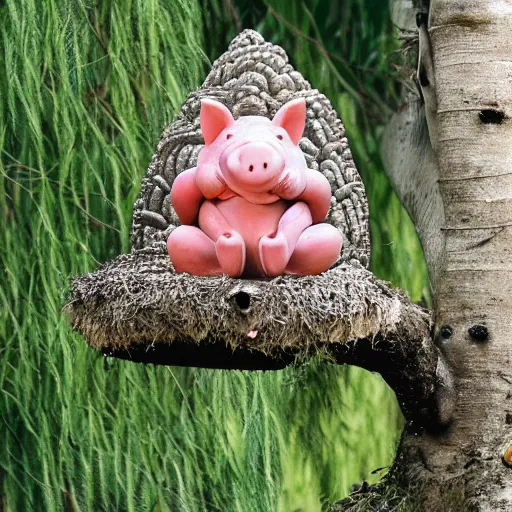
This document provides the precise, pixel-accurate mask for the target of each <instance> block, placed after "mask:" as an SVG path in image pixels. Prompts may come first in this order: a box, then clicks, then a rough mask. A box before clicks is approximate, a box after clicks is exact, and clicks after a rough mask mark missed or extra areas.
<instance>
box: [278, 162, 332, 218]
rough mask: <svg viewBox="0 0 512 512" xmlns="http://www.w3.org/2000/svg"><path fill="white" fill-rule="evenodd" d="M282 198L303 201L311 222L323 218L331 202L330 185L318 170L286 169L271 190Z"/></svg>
mask: <svg viewBox="0 0 512 512" xmlns="http://www.w3.org/2000/svg"><path fill="white" fill-rule="evenodd" d="M271 192H272V193H274V194H277V195H278V196H279V197H281V198H283V199H287V200H290V201H292V200H293V201H304V202H305V203H306V204H307V205H308V206H309V209H310V210H311V216H312V218H313V223H317V222H322V221H323V220H325V216H326V215H327V211H328V210H329V206H330V204H331V186H330V185H329V182H328V181H327V178H326V177H325V176H324V175H323V174H322V173H321V172H318V171H314V170H312V169H308V170H307V171H305V172H304V171H303V170H297V169H287V170H286V171H285V173H284V176H283V178H282V179H281V180H280V181H279V183H278V185H277V186H276V187H274V188H273V189H272V190H271Z"/></svg>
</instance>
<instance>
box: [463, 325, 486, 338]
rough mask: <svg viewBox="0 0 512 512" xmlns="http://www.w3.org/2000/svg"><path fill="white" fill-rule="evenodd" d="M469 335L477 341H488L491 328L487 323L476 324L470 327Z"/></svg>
mask: <svg viewBox="0 0 512 512" xmlns="http://www.w3.org/2000/svg"><path fill="white" fill-rule="evenodd" d="M468 333H469V335H470V336H471V337H472V338H473V339H474V340H475V341H486V340H487V338H488V337H489V329H487V327H486V326H485V325H481V324H476V325H473V326H472V327H470V328H469V329H468Z"/></svg>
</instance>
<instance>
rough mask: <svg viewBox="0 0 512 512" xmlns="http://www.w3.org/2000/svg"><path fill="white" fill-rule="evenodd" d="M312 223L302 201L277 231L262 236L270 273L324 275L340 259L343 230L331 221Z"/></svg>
mask: <svg viewBox="0 0 512 512" xmlns="http://www.w3.org/2000/svg"><path fill="white" fill-rule="evenodd" d="M312 223H313V220H312V217H311V211H310V209H309V206H308V205H307V204H306V203H304V202H302V201H301V202H298V203H295V204H294V205H293V206H291V207H290V208H289V209H288V210H286V212H285V213H284V214H283V216H282V217H281V219H280V221H279V225H278V228H277V231H276V233H275V234H273V235H270V236H264V237H262V238H261V239H260V243H259V253H260V259H261V264H262V266H263V269H264V271H265V274H266V275H267V276H269V277H274V276H278V275H282V274H284V273H287V274H296V275H315V274H320V273H321V272H325V271H326V270H328V269H329V267H330V266H331V265H332V264H333V263H334V262H335V261H336V260H337V258H338V257H339V254H340V251H341V246H342V242H343V240H342V237H341V234H340V232H339V231H338V230H337V229H336V228H335V227H334V226H331V225H330V224H317V225H314V226H312V225H311V224H312Z"/></svg>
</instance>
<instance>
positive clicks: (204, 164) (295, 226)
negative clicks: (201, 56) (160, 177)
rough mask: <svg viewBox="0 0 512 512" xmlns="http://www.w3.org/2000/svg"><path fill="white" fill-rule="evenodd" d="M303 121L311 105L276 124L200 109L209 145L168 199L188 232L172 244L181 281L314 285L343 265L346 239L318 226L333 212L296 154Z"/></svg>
mask: <svg viewBox="0 0 512 512" xmlns="http://www.w3.org/2000/svg"><path fill="white" fill-rule="evenodd" d="M305 120H306V104H305V101H304V99H297V100H293V101H290V102H289V103H286V104H285V105H284V106H283V107H282V108H281V109H280V110H279V111H278V112H277V114H276V115H275V117H274V119H273V120H272V121H270V120H269V119H267V118H266V117H262V116H246V117H241V118H239V119H238V120H237V121H235V120H234V119H233V117H232V115H231V113H230V112H229V110H228V109H227V108H226V107H225V106H224V105H222V104H221V103H219V102H217V101H214V100H203V101H202V102H201V114H200V121H201V129H202V132H203V137H204V139H205V143H206V145H205V147H204V148H203V149H202V150H201V152H200V153H199V158H198V162H197V167H194V168H192V169H188V170H186V171H184V172H182V173H181V174H179V175H178V176H177V177H176V179H175V180H174V184H173V187H172V191H171V201H172V204H173V206H174V209H175V211H176V213H177V215H178V217H179V219H180V222H181V224H182V225H181V226H179V227H177V228H176V229H175V230H174V231H173V232H172V233H171V234H170V236H169V238H168V240H167V248H168V251H169V255H170V257H171V261H172V263H173V265H174V268H175V270H176V271H177V272H188V273H190V274H194V275H204V276H214V275H220V274H227V275H228V276H231V277H240V276H243V277H274V276H278V275H281V274H285V273H287V274H297V275H314V274H320V273H321V272H324V271H326V270H327V269H328V268H329V267H330V266H331V265H332V264H333V263H334V262H335V261H336V260H337V258H338V257H339V254H340V251H341V246H342V237H341V234H340V233H339V231H338V230H337V229H336V228H334V227H333V226H331V225H330V224H326V223H322V224H317V223H320V222H322V221H323V220H325V216H326V215H327V211H328V209H329V205H330V202H331V188H330V186H329V182H328V181H327V179H326V178H325V176H324V175H323V174H322V173H320V172H318V171H314V170H311V169H308V168H307V165H306V161H305V159H304V155H303V154H302V152H301V150H300V149H299V147H298V142H299V139H300V137H301V136H302V133H303V131H304V125H305Z"/></svg>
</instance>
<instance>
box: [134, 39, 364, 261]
mask: <svg viewBox="0 0 512 512" xmlns="http://www.w3.org/2000/svg"><path fill="white" fill-rule="evenodd" d="M298 97H303V98H305V99H306V104H307V122H306V129H305V131H304V137H303V138H302V139H301V141H300V148H301V150H302V151H303V153H304V155H305V157H306V160H307V162H308V166H309V167H310V168H312V169H317V170H319V171H321V172H322V173H323V174H324V175H325V177H326V178H327V179H328V180H329V183H330V184H331V190H332V194H333V197H332V201H331V209H330V211H329V214H328V216H327V222H329V223H331V224H332V225H334V226H335V227H336V228H337V229H339V230H340V232H341V234H342V235H343V241H344V243H343V251H342V255H341V259H340V260H339V262H338V264H339V263H341V262H350V261H353V260H355V261H358V262H359V263H361V264H362V265H363V266H365V267H366V266H368V262H369V255H370V240H369V228H368V204H367V200H366V196H365V191H364V186H363V183H362V181H361V178H360V176H359V174H358V172H357V170H356V168H355V165H354V162H353V159H352V154H351V152H350V149H349V145H348V141H347V138H346V135H345V130H344V128H343V125H342V123H341V121H340V119H339V118H338V116H337V114H336V112H335V110H334V109H333V108H332V106H331V104H330V102H329V100H328V99H327V98H326V97H325V96H324V95H323V94H321V93H320V92H318V91H317V90H315V89H311V85H310V84H309V82H307V81H306V80H305V79H304V78H303V77H302V75H301V74H300V73H298V72H297V71H295V70H294V69H293V67H292V66H291V65H290V64H289V63H288V57H287V55H286V53H285V51H284V50H283V49H282V48H281V47H279V46H276V45H273V44H271V43H267V42H266V41H265V40H264V39H263V38H262V37H261V35H260V34H258V33H257V32H255V31H253V30H245V31H244V32H242V33H241V34H240V35H239V36H238V37H236V38H235V39H234V40H233V42H232V43H231V45H230V46H229V48H228V51H227V52H226V53H224V54H223V55H222V56H221V57H220V58H219V59H218V60H217V61H215V63H214V64H213V67H212V70H211V71H210V73H209V74H208V76H207V78H206V80H205V82H204V83H203V85H202V86H201V88H200V89H199V90H197V91H195V92H193V93H191V94H190V95H189V97H188V99H187V100H186V102H185V104H184V105H183V107H182V109H181V112H180V113H179V115H178V116H177V117H176V119H175V120H174V121H173V122H172V123H171V124H170V125H169V126H168V127H167V128H166V129H165V131H164V133H163V135H162V137H161V139H160V141H159V143H158V145H157V150H156V153H155V155H154V156H153V158H152V160H151V163H150V164H149V167H148V170H147V172H146V175H145V177H144V179H143V181H142V187H141V192H140V195H139V198H138V199H137V201H136V203H135V206H134V212H133V224H132V249H135V250H136V249H142V248H144V247H148V246H151V245H153V244H155V243H158V242H163V241H165V240H166V239H167V237H168V236H169V234H170V232H171V231H172V230H173V229H174V228H175V227H176V226H177V225H179V220H178V218H177V216H176V213H175V212H174V209H173V208H172V206H171V203H170V196H169V194H170V190H171V186H172V182H173V180H174V178H175V177H176V175H177V174H179V173H180V172H182V171H184V170H185V169H188V168H190V167H193V166H194V165H195V164H196V160H197V155H198V153H199V151H200V149H201V148H202V147H203V138H202V135H201V131H200V127H199V110H200V100H201V99H202V98H212V99H216V100H218V101H220V102H222V103H224V104H225V105H226V106H227V107H228V108H229V109H230V110H231V112H232V113H233V115H234V117H235V118H237V117H239V116H242V115H264V116H267V117H272V116H273V115H274V114H275V113H276V112H277V110H279V108H280V107H281V106H282V105H283V104H284V103H286V102H287V101H289V100H291V99H293V98H298Z"/></svg>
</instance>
